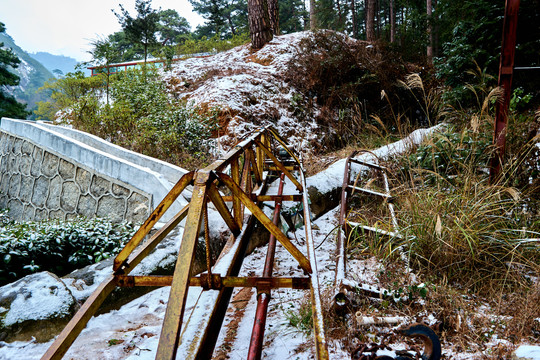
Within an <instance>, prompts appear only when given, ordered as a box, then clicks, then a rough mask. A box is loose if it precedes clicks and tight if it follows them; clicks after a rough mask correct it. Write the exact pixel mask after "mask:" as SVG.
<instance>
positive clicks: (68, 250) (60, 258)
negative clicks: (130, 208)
mask: <svg viewBox="0 0 540 360" xmlns="http://www.w3.org/2000/svg"><path fill="white" fill-rule="evenodd" d="M5 213H6V210H2V211H1V212H0V218H1V219H0V221H1V226H0V286H1V285H5V284H6V283H9V282H12V281H15V280H17V279H19V278H22V277H24V276H26V275H29V274H32V273H35V272H39V271H50V272H53V273H55V274H56V275H58V276H63V275H66V274H68V273H69V272H71V271H73V270H76V269H80V268H82V267H84V266H86V265H90V264H93V263H95V262H99V261H101V260H103V259H106V258H108V257H110V256H113V255H115V254H117V253H118V252H120V250H121V249H122V248H123V246H124V244H125V243H126V242H127V241H128V240H129V239H130V238H131V237H132V236H133V234H134V233H135V230H136V227H135V226H134V225H133V224H132V223H129V222H122V223H118V224H115V223H111V222H110V221H108V220H106V219H99V218H94V219H91V220H87V219H85V218H77V219H75V220H73V221H59V220H50V221H44V222H12V221H9V219H7V217H6V216H5Z"/></svg>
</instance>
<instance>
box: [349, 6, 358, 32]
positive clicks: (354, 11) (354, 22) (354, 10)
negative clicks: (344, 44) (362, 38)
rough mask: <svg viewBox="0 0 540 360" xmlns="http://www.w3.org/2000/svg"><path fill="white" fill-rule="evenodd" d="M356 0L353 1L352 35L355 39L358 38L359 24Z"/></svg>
mask: <svg viewBox="0 0 540 360" xmlns="http://www.w3.org/2000/svg"><path fill="white" fill-rule="evenodd" d="M354 1H355V0H351V13H352V35H353V38H355V39H357V38H358V23H357V21H356V6H355V3H354Z"/></svg>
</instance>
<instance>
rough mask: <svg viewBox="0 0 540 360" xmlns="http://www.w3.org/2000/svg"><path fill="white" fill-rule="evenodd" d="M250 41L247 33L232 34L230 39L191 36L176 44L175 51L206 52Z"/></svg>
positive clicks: (222, 49)
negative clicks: (195, 37)
mask: <svg viewBox="0 0 540 360" xmlns="http://www.w3.org/2000/svg"><path fill="white" fill-rule="evenodd" d="M249 41H250V39H249V33H242V34H238V35H233V36H232V37H231V38H230V39H223V40H222V39H220V38H219V36H217V35H216V36H214V37H211V38H207V37H206V36H203V37H202V38H201V39H194V38H192V37H191V36H190V37H188V38H187V39H185V41H184V42H183V43H182V44H180V45H178V46H177V49H176V53H177V54H179V55H191V54H197V53H207V52H221V51H227V50H230V49H232V48H234V47H237V46H239V45H244V44H247V43H248V42H249Z"/></svg>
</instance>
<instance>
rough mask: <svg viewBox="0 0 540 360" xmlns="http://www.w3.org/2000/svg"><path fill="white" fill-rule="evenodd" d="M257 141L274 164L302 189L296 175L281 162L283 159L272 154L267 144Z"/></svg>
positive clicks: (299, 189)
mask: <svg viewBox="0 0 540 360" xmlns="http://www.w3.org/2000/svg"><path fill="white" fill-rule="evenodd" d="M255 143H256V144H257V145H258V146H259V148H261V149H262V150H263V151H264V152H265V153H266V155H268V157H269V158H270V159H271V160H272V161H273V162H274V164H275V165H276V166H277V167H278V168H279V170H281V171H282V172H283V173H284V174H285V175H286V176H287V177H288V178H289V180H291V181H292V183H293V184H294V186H296V188H297V189H298V191H300V192H301V191H302V189H303V188H302V185H301V184H300V183H299V182H298V180H296V178H295V177H294V176H292V174H291V172H290V171H289V170H287V168H286V167H285V165H283V164H282V163H281V161H279V160H278V159H277V158H276V157H275V156H274V154H272V152H271V151H270V149H267V148H266V146H264V145H263V144H261V143H260V142H259V141H258V140H255Z"/></svg>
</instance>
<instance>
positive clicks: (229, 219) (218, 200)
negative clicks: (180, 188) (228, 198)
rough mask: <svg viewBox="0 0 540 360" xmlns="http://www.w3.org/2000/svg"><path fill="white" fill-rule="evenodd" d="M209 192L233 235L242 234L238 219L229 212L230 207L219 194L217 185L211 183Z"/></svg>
mask: <svg viewBox="0 0 540 360" xmlns="http://www.w3.org/2000/svg"><path fill="white" fill-rule="evenodd" d="M207 192H208V197H209V198H210V200H212V203H213V204H214V206H215V207H216V209H217V211H218V212H219V214H220V215H221V217H222V218H223V220H225V223H226V224H227V226H228V227H229V229H230V230H231V232H232V233H233V235H234V236H238V234H240V228H239V227H238V224H237V223H236V221H234V218H233V216H232V215H231V213H230V212H229V209H228V208H227V205H226V204H225V202H224V201H223V198H222V197H221V195H220V194H219V191H218V189H217V188H216V186H215V185H214V184H209V185H208V189H207Z"/></svg>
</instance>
